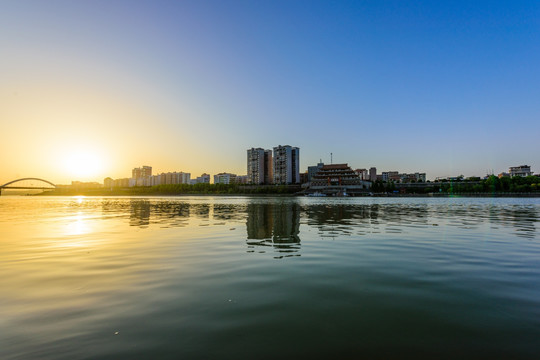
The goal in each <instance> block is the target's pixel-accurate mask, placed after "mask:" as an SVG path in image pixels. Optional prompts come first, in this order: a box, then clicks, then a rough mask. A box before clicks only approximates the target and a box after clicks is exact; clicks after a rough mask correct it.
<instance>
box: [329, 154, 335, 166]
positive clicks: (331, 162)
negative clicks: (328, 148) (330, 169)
mask: <svg viewBox="0 0 540 360" xmlns="http://www.w3.org/2000/svg"><path fill="white" fill-rule="evenodd" d="M333 163H334V162H333V161H332V153H330V164H333Z"/></svg>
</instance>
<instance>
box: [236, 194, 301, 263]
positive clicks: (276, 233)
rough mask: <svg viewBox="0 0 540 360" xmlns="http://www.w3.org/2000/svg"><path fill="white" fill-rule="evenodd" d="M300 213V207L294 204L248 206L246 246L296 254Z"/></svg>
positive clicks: (253, 204) (298, 242)
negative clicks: (264, 247)
mask: <svg viewBox="0 0 540 360" xmlns="http://www.w3.org/2000/svg"><path fill="white" fill-rule="evenodd" d="M300 212H301V208H300V205H298V204H296V203H282V204H257V203H250V204H248V206H247V221H246V228H247V243H248V245H250V246H272V247H274V248H275V249H277V250H278V251H279V252H297V251H298V249H299V247H298V245H299V244H300V237H299V233H300ZM258 240H259V241H258Z"/></svg>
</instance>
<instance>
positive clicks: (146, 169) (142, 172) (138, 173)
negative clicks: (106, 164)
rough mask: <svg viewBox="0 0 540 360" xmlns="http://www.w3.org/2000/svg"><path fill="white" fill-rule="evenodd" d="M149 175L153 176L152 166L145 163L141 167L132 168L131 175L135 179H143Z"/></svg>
mask: <svg viewBox="0 0 540 360" xmlns="http://www.w3.org/2000/svg"><path fill="white" fill-rule="evenodd" d="M148 176H152V167H151V166H146V165H143V167H140V168H134V169H133V170H131V177H132V178H133V179H141V178H145V177H148Z"/></svg>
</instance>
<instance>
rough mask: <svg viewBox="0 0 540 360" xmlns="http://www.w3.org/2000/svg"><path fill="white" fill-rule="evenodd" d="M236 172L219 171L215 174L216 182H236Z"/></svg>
mask: <svg viewBox="0 0 540 360" xmlns="http://www.w3.org/2000/svg"><path fill="white" fill-rule="evenodd" d="M236 177H237V176H236V174H231V173H219V174H216V175H214V184H234V183H236Z"/></svg>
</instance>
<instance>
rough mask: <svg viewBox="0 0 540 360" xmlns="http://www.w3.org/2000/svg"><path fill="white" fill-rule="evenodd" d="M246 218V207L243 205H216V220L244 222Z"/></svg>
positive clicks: (214, 216)
mask: <svg viewBox="0 0 540 360" xmlns="http://www.w3.org/2000/svg"><path fill="white" fill-rule="evenodd" d="M245 217H246V206H245V205H243V204H214V213H213V218H214V220H222V221H231V220H237V221H242V220H244V219H245Z"/></svg>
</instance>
